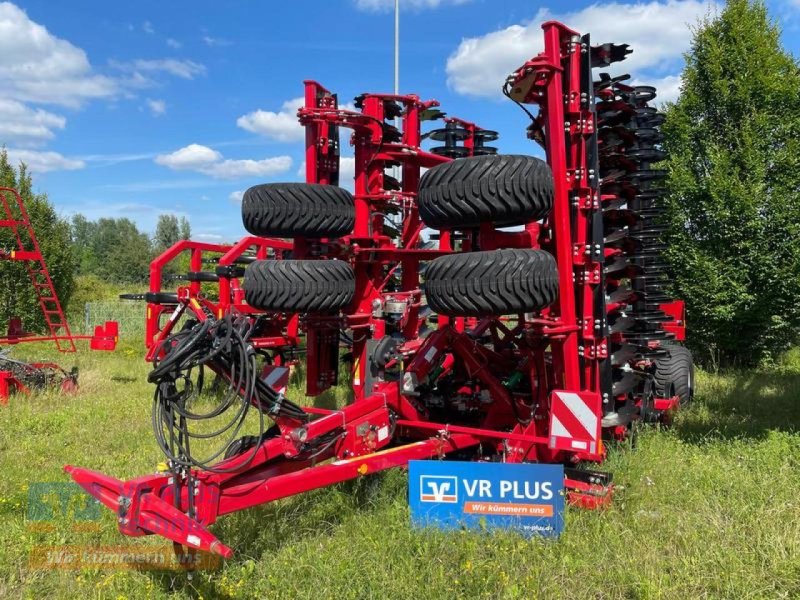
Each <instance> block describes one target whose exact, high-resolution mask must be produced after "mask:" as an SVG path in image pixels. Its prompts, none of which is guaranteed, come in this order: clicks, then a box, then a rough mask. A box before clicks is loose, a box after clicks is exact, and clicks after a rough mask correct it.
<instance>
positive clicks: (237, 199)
mask: <svg viewBox="0 0 800 600" xmlns="http://www.w3.org/2000/svg"><path fill="white" fill-rule="evenodd" d="M243 197H244V191H242V190H237V191H235V192H231V193H230V194H228V200H230V201H231V202H233V203H234V204H241V203H242V198H243Z"/></svg>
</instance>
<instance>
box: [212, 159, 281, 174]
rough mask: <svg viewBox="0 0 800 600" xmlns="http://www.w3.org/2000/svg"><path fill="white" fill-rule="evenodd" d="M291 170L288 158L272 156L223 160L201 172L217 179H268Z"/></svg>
mask: <svg viewBox="0 0 800 600" xmlns="http://www.w3.org/2000/svg"><path fill="white" fill-rule="evenodd" d="M291 168H292V159H291V157H289V156H274V157H272V158H265V159H263V160H252V159H244V160H230V159H229V160H223V161H222V162H219V163H216V164H213V165H210V166H209V167H208V168H207V169H205V170H203V172H204V173H206V174H207V175H211V176H212V177H216V178H218V179H242V178H244V177H268V176H272V175H278V174H280V173H285V172H286V171H288V170H289V169H291Z"/></svg>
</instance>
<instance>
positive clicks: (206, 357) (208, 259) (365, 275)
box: [65, 22, 693, 557]
mask: <svg viewBox="0 0 800 600" xmlns="http://www.w3.org/2000/svg"><path fill="white" fill-rule="evenodd" d="M543 28H544V34H545V46H544V48H545V49H544V52H543V53H542V54H540V55H538V56H537V57H535V58H533V59H531V60H530V61H528V62H526V63H525V64H524V65H522V66H521V67H520V68H519V69H518V70H517V71H515V72H514V73H512V74H511V75H510V76H509V78H508V80H507V82H506V84H505V86H504V92H505V93H506V95H507V96H508V97H509V98H510V99H511V100H513V101H514V102H516V103H518V104H520V105H524V104H531V105H537V106H538V108H539V112H538V116H536V117H533V120H532V122H531V124H530V126H529V129H528V131H529V136H530V137H531V139H533V140H535V141H537V142H539V143H540V144H541V145H542V146H543V147H544V149H545V153H546V157H547V161H546V162H545V161H542V160H539V159H536V158H533V157H530V156H520V155H502V154H497V153H496V150H495V148H494V147H493V146H488V145H487V143H491V142H494V141H495V140H496V138H497V134H496V133H495V132H493V131H490V130H485V129H482V128H480V127H478V126H477V125H475V124H473V123H470V122H468V121H464V120H461V119H456V118H451V117H447V116H446V115H444V114H443V113H442V112H441V111H440V110H439V109H438V108H437V106H438V103H437V102H435V101H423V100H421V99H420V98H419V97H418V96H415V95H388V94H364V95H362V96H359V97H358V98H356V102H355V106H356V110H346V109H341V108H339V106H338V100H337V97H336V95H334V94H332V93H330V92H329V91H328V90H326V89H325V88H323V87H322V86H321V85H319V84H318V83H316V82H313V81H307V82H306V83H305V105H304V106H303V107H302V108H301V109H300V110H299V112H298V116H299V119H300V122H301V123H302V124H303V125H304V126H305V128H306V178H307V181H308V183H305V184H300V183H286V184H265V185H260V186H256V187H253V188H251V189H249V190H248V191H247V192H246V193H245V196H244V199H243V202H242V215H243V221H244V226H245V229H247V231H248V232H249V233H250V234H251V235H252V237H247V238H244V239H243V240H242V241H240V242H239V243H238V244H235V245H231V246H217V245H211V244H200V243H196V242H182V243H181V244H180V245H178V246H176V247H174V248H173V249H172V250H170V251H168V252H167V253H165V254H164V255H162V257H160V258H159V259H157V260H156V261H155V262H154V264H153V268H152V271H151V289H150V291H149V292H148V293H147V294H146V295H144V296H143V299H144V300H146V301H147V302H148V305H147V321H148V328H147V340H146V342H147V345H148V348H149V352H148V357H149V359H150V360H152V362H153V371H152V372H151V373H150V376H149V379H150V381H151V382H153V383H154V384H155V386H156V393H155V397H154V413H153V417H154V426H155V433H156V438H157V441H158V443H159V445H160V447H161V448H162V450H163V451H164V452H165V454H166V455H167V457H168V470H167V471H165V472H163V473H159V474H156V475H145V476H142V477H139V478H136V479H133V480H130V481H125V482H123V481H120V480H117V479H114V478H112V477H109V476H106V475H102V474H100V473H97V472H94V471H90V470H87V469H83V468H79V467H72V466H67V467H66V468H65V469H66V471H67V472H69V473H70V474H71V476H72V478H73V479H74V480H75V481H76V482H77V483H78V484H80V485H81V486H82V487H83V488H84V489H85V490H86V491H87V492H88V493H89V494H91V495H92V496H94V497H95V498H97V499H98V500H99V501H100V502H102V503H103V504H105V505H106V506H107V507H109V508H110V509H111V510H113V511H115V513H116V514H117V516H118V523H119V528H120V530H121V531H122V532H123V533H125V534H127V535H131V536H140V535H147V534H153V533H155V534H158V535H161V536H163V537H165V538H167V539H170V540H172V541H173V542H174V543H175V545H176V549H178V550H179V551H182V548H183V547H188V548H189V549H190V551H192V552H193V551H195V550H197V549H199V550H203V551H208V552H213V553H217V554H220V555H222V556H224V557H229V556H231V555H232V553H233V551H232V550H231V549H230V548H229V547H228V546H226V545H224V544H223V543H222V542H221V541H220V540H218V539H217V538H216V537H215V536H214V534H213V533H212V532H211V531H210V530H209V526H210V525H212V524H213V523H214V522H215V521H216V520H217V518H218V517H220V516H222V515H225V514H227V513H231V512H235V511H239V510H244V509H246V508H249V507H253V506H257V505H260V504H264V503H267V502H272V501H274V500H278V499H281V498H285V497H288V496H292V495H295V494H298V493H301V492H304V491H308V490H311V489H315V488H319V487H324V486H328V485H331V484H334V483H338V482H342V481H346V480H348V479H353V478H357V477H361V476H364V475H368V474H372V473H375V472H378V471H382V470H385V469H389V468H392V467H399V466H404V465H406V464H407V463H408V461H410V460H413V459H429V458H439V459H441V458H445V457H456V458H459V459H462V460H478V461H489V462H492V461H502V462H526V461H531V462H546V463H560V464H564V465H565V467H566V470H565V473H566V480H565V485H566V487H567V489H568V499H569V501H570V502H572V503H573V504H576V505H579V506H583V507H587V508H594V507H598V506H602V505H605V504H607V503H608V502H609V501H610V499H611V495H612V491H613V486H612V484H611V477H610V475H609V474H607V473H601V472H595V471H588V470H585V469H582V468H579V467H580V464H581V463H584V462H586V461H593V462H601V461H602V460H603V458H604V457H605V455H606V447H605V445H604V439H613V438H622V437H624V436H625V435H626V434H627V432H628V429H629V427H630V426H631V424H632V423H634V422H635V421H639V420H656V419H663V418H665V416H666V415H668V414H669V413H670V412H671V411H672V410H674V409H676V408H677V407H678V406H679V405H680V404H681V403H683V402H686V401H688V400H689V399H690V397H691V391H692V386H693V382H692V366H691V357H690V355H689V354H688V351H686V350H685V349H684V348H683V347H682V346H679V345H676V344H675V343H674V342H676V341H680V340H682V339H683V336H684V327H683V315H682V313H683V304H682V302H680V301H676V300H672V299H671V298H670V297H669V296H668V295H667V294H666V293H664V291H663V287H664V283H665V277H666V276H665V272H664V269H665V265H664V263H663V262H662V260H661V258H660V253H661V251H662V250H663V249H664V248H663V246H662V244H661V242H660V239H659V237H660V234H661V225H660V224H659V222H658V217H659V214H660V212H661V210H662V208H661V197H662V195H663V188H662V186H661V181H662V179H663V175H664V173H663V172H662V171H659V170H658V169H655V168H653V166H652V165H653V163H656V162H657V161H658V160H660V159H661V158H663V154H662V151H661V150H660V149H659V142H660V140H661V134H660V133H659V131H658V126H659V124H660V121H661V118H662V117H661V116H660V115H659V114H658V113H657V111H656V110H655V109H654V108H652V107H650V106H649V105H648V102H650V101H651V100H653V98H654V97H655V90H654V89H653V88H649V87H644V86H627V85H626V84H624V83H623V81H624V80H625V77H616V78H612V77H610V76H608V75H605V74H600V75H599V79H597V80H595V77H593V72H592V69H593V68H598V67H605V66H607V65H609V64H611V63H614V62H617V61H620V60H622V59H624V58H625V55H626V54H627V53H628V52H629V50H628V49H627V46H619V45H614V44H605V45H602V46H591V44H590V40H589V37H588V36H581V35H579V34H578V33H576V32H574V31H572V30H570V29H569V28H567V27H565V26H564V25H561V24H559V23H555V22H549V23H545V24H544V26H543ZM396 118H400V119H401V121H402V127H401V128H396V127H395V126H394V125H393V124H392V121H393V120H394V119H396ZM437 120H438V121H440V122H443V124H442V126H441V127H439V128H437V129H436V130H435V131H433V132H432V133H429V134H427V135H423V134H422V132H421V125H422V124H423V123H424V122H426V121H437ZM341 129H349V130H351V131H352V135H351V143H352V145H353V147H354V151H355V193H354V194H352V195H351V194H350V193H349V192H347V191H345V190H344V189H342V188H340V187H338V183H339V132H340V130H341ZM424 137H428V138H430V139H431V140H433V141H434V142H437V143H439V144H441V145H439V146H436V147H435V148H434V149H433V151H431V152H428V151H426V150H423V149H422V147H421V143H422V141H423V138H424ZM392 167H396V168H398V169H399V172H400V174H401V176H400V177H399V178H393V177H390V176H389V175H388V174H387V172H386V171H387V169H390V168H392ZM423 168H424V169H427V171H426V172H425V173H424V174H422V176H421V177H420V174H421V171H422V169H423ZM509 226H516V227H517V229H516V230H511V231H508V230H502V229H499V228H504V227H509ZM426 227H427V228H430V229H434V230H438V232H439V233H438V236H437V241H436V242H435V243H432V242H431V241H430V240H428V241H425V240H424V236H423V230H424V229H425V228H426ZM285 240H291V241H285ZM183 251H188V252H189V254H190V261H191V272H190V273H188V274H187V275H186V276H185V278H186V279H187V285H185V286H181V287H179V288H178V289H177V291H170V292H165V291H164V290H163V289H162V285H163V277H162V274H163V273H162V270H163V269H164V267H165V265H166V264H167V263H169V261H171V260H172V259H174V258H175V257H176V256H177V254H178V253H180V252H183ZM209 264H213V265H214V270H213V271H204V270H203V266H204V265H209ZM420 274H422V278H423V279H424V282H422V283H421V282H420ZM204 286H205V287H204ZM181 316H184V317H186V318H184V319H179V317H181ZM303 340H304V344H303V347H304V350H305V360H304V361H303V363H304V364H305V370H306V392H307V394H308V395H309V396H318V395H319V394H321V393H322V392H323V391H325V390H327V389H328V388H331V387H332V386H335V385H337V384H338V383H339V381H338V373H339V360H340V345H341V344H342V343H344V345H346V346H348V347H349V349H350V351H351V352H352V356H353V359H352V365H351V369H350V370H351V379H352V392H353V400H352V402H350V403H349V404H347V405H346V406H345V407H344V408H341V409H338V410H337V409H323V408H319V407H314V406H311V407H306V406H301V405H300V404H299V403H297V402H295V401H292V400H290V399H289V398H287V397H286V395H285V392H284V390H283V384H282V383H278V381H279V380H280V379H281V377H285V373H283V372H281V371H279V369H285V366H283V365H285V363H286V361H287V360H292V359H293V358H294V357H293V352H295V351H299V350H300V349H301V341H303ZM209 373H213V374H215V375H217V376H218V377H221V378H222V379H223V380H224V382H226V383H227V386H226V389H225V390H222V391H220V390H217V392H216V393H213V394H212V393H206V392H204V389H206V388H208V387H209V386H208V385H204V378H205V376H207V375H208V374H209ZM204 374H205V375H204ZM283 381H285V379H284V380H283ZM226 411H227V412H226ZM252 412H254V413H255V415H256V416H257V420H258V421H259V422H260V426H259V427H258V431H257V432H256V433H255V434H251V435H242V432H243V427H244V422H245V419H246V417H247V416H248V414H251V413H252ZM223 413H224V414H225V415H227V416H225V417H224V420H223V425H222V427H220V428H219V429H217V430H216V431H215V432H214V433H215V434H216V436H217V437H216V438H214V439H216V440H218V441H219V443H218V444H216V445H215V446H213V447H212V446H211V445H210V435H211V434H209V428H208V427H207V426H206V427H203V423H202V421H207V420H208V419H211V418H222V415H223ZM205 425H208V424H207V423H206V424H205ZM201 452H202V455H201Z"/></svg>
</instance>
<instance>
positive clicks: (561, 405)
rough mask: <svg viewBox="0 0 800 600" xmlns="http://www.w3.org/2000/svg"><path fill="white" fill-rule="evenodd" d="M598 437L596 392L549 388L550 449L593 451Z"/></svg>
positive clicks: (597, 401) (598, 421) (595, 449)
mask: <svg viewBox="0 0 800 600" xmlns="http://www.w3.org/2000/svg"><path fill="white" fill-rule="evenodd" d="M599 441H600V394H594V393H589V392H565V391H558V390H555V391H553V393H552V395H551V396H550V442H549V444H548V446H549V447H550V448H552V449H554V450H570V451H572V452H588V453H589V454H596V453H597V451H598V448H599V446H598V442H599Z"/></svg>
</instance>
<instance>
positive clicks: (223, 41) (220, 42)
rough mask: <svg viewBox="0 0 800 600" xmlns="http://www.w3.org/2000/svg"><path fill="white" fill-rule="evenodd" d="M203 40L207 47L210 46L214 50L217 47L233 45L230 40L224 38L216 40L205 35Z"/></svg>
mask: <svg viewBox="0 0 800 600" xmlns="http://www.w3.org/2000/svg"><path fill="white" fill-rule="evenodd" d="M202 39H203V43H204V44H205V45H206V46H210V47H212V48H213V47H215V46H231V45H232V44H233V42H231V41H230V40H226V39H223V38H215V37H211V36H210V35H204V36H203V38H202Z"/></svg>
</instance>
